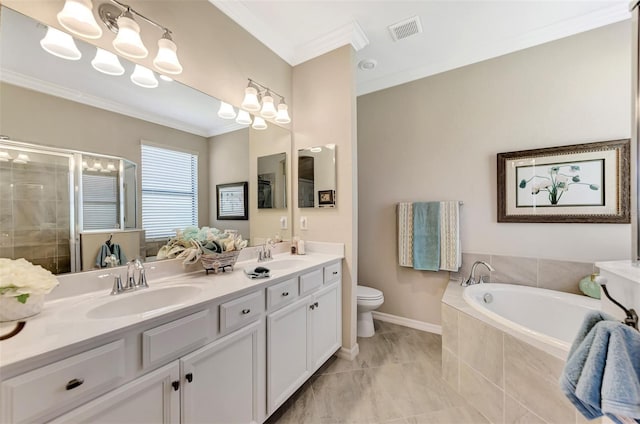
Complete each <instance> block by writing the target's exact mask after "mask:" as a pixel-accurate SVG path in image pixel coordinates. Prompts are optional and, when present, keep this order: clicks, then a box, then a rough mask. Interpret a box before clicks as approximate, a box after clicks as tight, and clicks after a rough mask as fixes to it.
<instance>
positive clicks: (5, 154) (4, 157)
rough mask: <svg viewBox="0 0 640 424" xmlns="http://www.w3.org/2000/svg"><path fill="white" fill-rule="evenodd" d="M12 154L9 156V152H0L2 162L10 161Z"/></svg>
mask: <svg viewBox="0 0 640 424" xmlns="http://www.w3.org/2000/svg"><path fill="white" fill-rule="evenodd" d="M9 159H11V156H9V152H0V162H9Z"/></svg>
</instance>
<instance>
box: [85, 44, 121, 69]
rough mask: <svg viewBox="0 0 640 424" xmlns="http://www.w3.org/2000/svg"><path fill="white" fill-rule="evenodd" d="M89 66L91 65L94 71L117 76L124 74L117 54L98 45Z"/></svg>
mask: <svg viewBox="0 0 640 424" xmlns="http://www.w3.org/2000/svg"><path fill="white" fill-rule="evenodd" d="M91 66H93V68H94V69H95V70H96V71H99V72H102V73H103V74H107V75H116V76H118V75H122V74H124V67H123V66H122V64H121V63H120V59H118V56H116V55H115V54H113V53H111V52H110V51H107V50H103V49H101V48H100V47H98V49H97V51H96V57H94V58H93V60H92V61H91Z"/></svg>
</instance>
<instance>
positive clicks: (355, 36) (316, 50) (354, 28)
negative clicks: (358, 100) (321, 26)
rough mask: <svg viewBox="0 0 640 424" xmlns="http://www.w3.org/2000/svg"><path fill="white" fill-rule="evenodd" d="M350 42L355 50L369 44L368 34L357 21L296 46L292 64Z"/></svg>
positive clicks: (297, 63)
mask: <svg viewBox="0 0 640 424" xmlns="http://www.w3.org/2000/svg"><path fill="white" fill-rule="evenodd" d="M348 44H351V46H352V47H353V48H354V49H355V51H359V50H361V49H362V48H364V47H366V46H367V45H369V39H368V38H367V35H366V34H365V33H364V31H363V29H362V27H361V26H360V25H359V24H358V22H356V21H352V22H349V23H348V24H346V25H343V26H341V27H340V28H337V29H335V30H333V31H331V32H329V33H327V34H325V35H323V36H322V37H319V38H316V39H315V40H312V41H310V42H308V43H305V44H301V45H298V46H296V48H295V55H294V57H293V63H292V65H293V66H295V65H299V64H301V63H303V62H306V61H307V60H309V59H313V58H314V57H318V56H320V55H323V54H325V53H328V52H330V51H332V50H335V49H337V48H338V47H342V46H346V45H348Z"/></svg>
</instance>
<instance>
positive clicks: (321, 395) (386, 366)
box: [267, 321, 488, 424]
mask: <svg viewBox="0 0 640 424" xmlns="http://www.w3.org/2000/svg"><path fill="white" fill-rule="evenodd" d="M375 327H376V334H375V336H373V337H371V338H358V344H359V345H360V354H359V355H358V357H357V358H356V359H354V360H353V361H347V360H344V359H338V358H335V357H333V358H331V359H329V361H327V363H326V364H324V365H323V366H322V367H321V368H320V369H319V370H318V371H317V372H316V373H315V374H314V375H313V376H312V377H311V378H310V379H309V380H308V381H307V382H306V383H305V384H304V385H303V386H302V387H301V388H300V390H298V391H297V392H296V393H295V394H294V395H293V396H291V398H290V399H289V400H288V401H287V402H285V404H284V405H282V406H281V407H280V408H279V409H278V410H277V411H276V412H275V413H274V414H273V415H272V416H271V417H270V418H269V420H267V424H290V423H291V424H300V423H305V424H306V423H310V424H316V423H317V424H334V423H366V424H382V423H385V424H387V423H388V424H422V423H438V424H447V423H451V424H466V423H468V424H485V423H488V421H487V420H486V418H484V417H483V416H482V415H481V414H480V413H479V412H477V411H476V410H475V409H473V408H472V407H471V406H469V404H467V402H466V401H465V400H464V399H463V398H462V397H461V396H460V395H458V394H457V393H455V392H454V391H453V389H451V388H450V387H449V386H448V385H447V384H446V383H445V382H444V380H443V379H442V376H441V367H440V362H441V344H442V341H441V337H440V336H439V335H437V334H431V333H426V332H423V331H418V330H414V329H411V328H407V327H402V326H398V325H393V324H389V323H386V322H382V321H375Z"/></svg>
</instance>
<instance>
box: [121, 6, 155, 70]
mask: <svg viewBox="0 0 640 424" xmlns="http://www.w3.org/2000/svg"><path fill="white" fill-rule="evenodd" d="M129 15H130V14H129ZM116 22H117V23H118V35H117V36H116V38H115V39H114V40H113V47H114V48H115V49H116V51H117V52H118V53H120V54H122V55H123V56H126V57H130V58H132V59H142V58H144V57H147V55H148V54H149V51H148V50H147V48H146V47H145V46H144V44H142V39H140V25H138V23H137V22H136V21H134V20H133V18H130V17H129V16H127V12H125V13H124V14H122V15H121V16H120V17H119V18H118V20H117V21H116Z"/></svg>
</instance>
